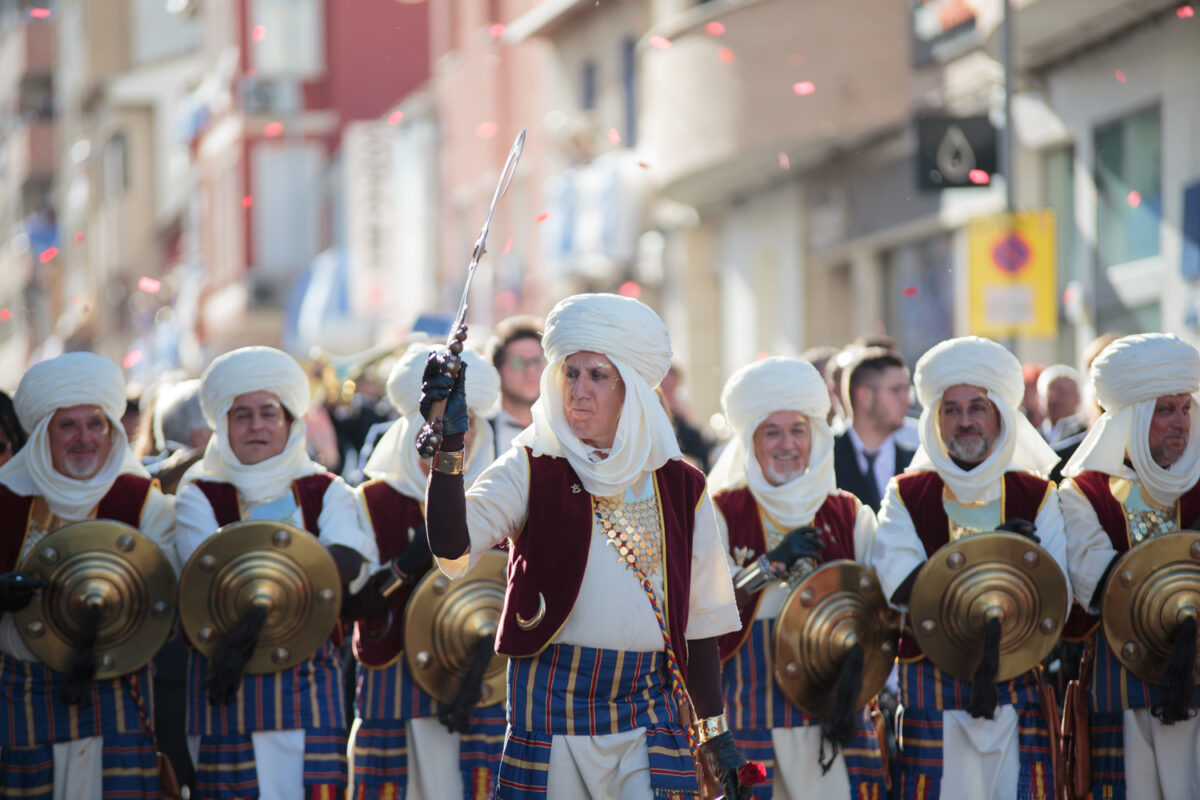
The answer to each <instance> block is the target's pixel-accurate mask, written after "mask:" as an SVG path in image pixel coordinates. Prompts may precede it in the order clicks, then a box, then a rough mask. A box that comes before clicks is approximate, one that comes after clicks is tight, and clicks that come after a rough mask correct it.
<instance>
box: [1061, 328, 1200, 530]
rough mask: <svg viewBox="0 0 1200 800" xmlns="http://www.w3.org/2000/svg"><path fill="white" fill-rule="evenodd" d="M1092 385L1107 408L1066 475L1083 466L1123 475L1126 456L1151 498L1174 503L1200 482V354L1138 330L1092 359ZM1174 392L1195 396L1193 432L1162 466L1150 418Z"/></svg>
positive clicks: (1177, 341) (1163, 336)
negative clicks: (1154, 451) (1158, 404)
mask: <svg viewBox="0 0 1200 800" xmlns="http://www.w3.org/2000/svg"><path fill="white" fill-rule="evenodd" d="M1091 378H1092V386H1093V388H1094V391H1095V393H1096V401H1097V402H1098V403H1100V407H1101V408H1103V409H1104V413H1103V414H1102V415H1101V416H1100V419H1098V420H1096V424H1095V425H1093V426H1092V429H1091V430H1090V431H1089V432H1088V435H1087V437H1086V438H1085V439H1084V440H1083V442H1081V443H1080V445H1079V449H1077V450H1076V451H1075V454H1074V455H1073V456H1072V457H1071V460H1070V462H1068V464H1067V466H1066V468H1065V469H1064V470H1063V474H1064V475H1066V476H1067V477H1074V476H1076V475H1078V474H1079V473H1080V472H1083V471H1084V470H1098V471H1100V472H1106V473H1108V474H1110V475H1114V474H1119V473H1120V472H1121V470H1122V467H1123V466H1124V463H1125V456H1126V454H1128V455H1129V460H1130V461H1131V462H1132V463H1133V469H1134V471H1135V472H1137V475H1138V482H1139V483H1140V484H1141V485H1142V486H1144V487H1145V488H1146V489H1147V490H1148V492H1149V493H1150V497H1151V498H1152V499H1153V500H1155V501H1157V502H1159V503H1161V504H1163V505H1168V506H1169V505H1171V504H1173V503H1174V502H1175V501H1176V500H1177V499H1178V498H1179V496H1180V495H1181V494H1183V493H1184V492H1186V491H1187V490H1188V489H1190V488H1192V486H1194V485H1195V484H1196V481H1197V480H1200V436H1197V435H1196V431H1197V430H1200V353H1197V352H1196V348H1194V347H1192V346H1191V345H1190V344H1188V343H1187V342H1185V341H1183V340H1182V339H1180V338H1179V337H1177V336H1172V335H1170V334H1165V333H1140V334H1137V335H1135V336H1126V337H1124V338H1121V339H1117V340H1116V341H1115V342H1113V343H1112V344H1110V345H1109V346H1108V347H1106V348H1104V350H1102V351H1101V352H1100V355H1099V356H1097V357H1096V360H1095V361H1093V362H1092V369H1091ZM1173 394H1190V395H1192V414H1191V416H1192V435H1191V436H1190V437H1189V438H1188V444H1187V448H1186V449H1185V450H1184V452H1183V456H1181V457H1180V459H1179V460H1178V461H1176V462H1175V463H1174V464H1172V465H1171V466H1170V467H1169V468H1167V469H1163V468H1162V467H1160V466H1159V465H1158V464H1156V463H1155V462H1154V459H1153V458H1152V457H1151V455H1150V441H1149V434H1150V421H1151V418H1152V417H1153V415H1154V405H1155V402H1156V401H1157V400H1158V398H1160V397H1164V396H1168V395H1173Z"/></svg>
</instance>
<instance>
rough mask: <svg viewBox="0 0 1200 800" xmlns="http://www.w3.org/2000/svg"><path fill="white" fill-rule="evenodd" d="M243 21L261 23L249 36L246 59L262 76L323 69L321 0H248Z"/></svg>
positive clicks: (299, 74)
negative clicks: (258, 32) (257, 36)
mask: <svg viewBox="0 0 1200 800" xmlns="http://www.w3.org/2000/svg"><path fill="white" fill-rule="evenodd" d="M249 10H250V14H249V16H248V17H247V19H246V25H247V27H248V28H249V29H250V31H254V30H255V29H258V28H259V26H261V30H262V38H261V40H259V41H254V37H253V36H249V37H248V38H249V39H250V42H249V47H250V63H251V65H253V66H254V68H255V69H256V70H257V71H258V74H260V75H263V76H267V77H270V76H278V75H285V76H289V77H309V76H313V75H318V74H320V73H322V72H324V71H325V37H324V33H323V31H324V29H325V23H324V19H323V13H322V12H323V10H324V3H322V2H321V0H252V1H251V3H250V6H249Z"/></svg>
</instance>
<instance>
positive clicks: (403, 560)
mask: <svg viewBox="0 0 1200 800" xmlns="http://www.w3.org/2000/svg"><path fill="white" fill-rule="evenodd" d="M391 566H392V569H393V570H395V571H396V572H397V573H399V574H402V575H404V576H405V577H406V578H414V577H416V576H417V575H421V574H423V573H424V572H425V571H426V570H427V569H429V568H430V567H431V566H433V553H431V552H429V539H428V538H427V537H426V536H425V526H424V525H419V526H417V527H416V528H414V529H413V538H412V541H411V542H409V543H408V547H407V548H405V550H404V552H403V553H401V554H400V555H398V556H396V557H395V558H393V559H392V565H391Z"/></svg>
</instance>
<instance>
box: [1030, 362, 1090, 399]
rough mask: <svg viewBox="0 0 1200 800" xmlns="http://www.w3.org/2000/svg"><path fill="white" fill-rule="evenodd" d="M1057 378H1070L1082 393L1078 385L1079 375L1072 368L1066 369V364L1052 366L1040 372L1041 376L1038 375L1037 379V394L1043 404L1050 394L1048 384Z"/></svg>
mask: <svg viewBox="0 0 1200 800" xmlns="http://www.w3.org/2000/svg"><path fill="white" fill-rule="evenodd" d="M1059 378H1070V379H1071V381H1072V382H1073V383H1074V384H1075V385H1076V386H1078V387H1079V389H1080V390H1081V391H1082V389H1083V387H1082V386H1080V384H1079V373H1078V372H1076V371H1075V369H1074V368H1073V367H1068V366H1067V365H1066V364H1052V365H1050V366H1049V367H1046V368H1045V369H1044V370H1042V374H1041V375H1038V379H1037V393H1038V397H1040V398H1042V402H1043V403H1044V402H1046V395H1048V394H1049V393H1050V384H1052V383H1054V382H1055V381H1056V380H1058V379H1059Z"/></svg>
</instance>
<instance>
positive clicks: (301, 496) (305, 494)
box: [196, 472, 334, 536]
mask: <svg viewBox="0 0 1200 800" xmlns="http://www.w3.org/2000/svg"><path fill="white" fill-rule="evenodd" d="M333 479H334V475H333V474H331V473H328V472H318V473H317V474H315V475H305V476H304V477H303V478H297V479H296V480H294V481H292V494H293V495H295V497H296V505H298V506H300V513H301V514H303V515H304V529H305V530H307V531H308V532H309V533H311V534H312V535H313V536H319V535H320V534H321V526H320V525H319V524H318V520H320V518H321V508H322V507H323V506H324V502H325V490H326V489H328V488H329V484H331V483H333ZM196 488H198V489H199V490H200V491H201V492H203V493H204V496H205V497H206V498H208V504H209V505H210V506H212V510H213V514H214V515H215V516H216V518H217V525H220V526H222V527H224V526H225V525H228V524H230V523H232V522H238V521H240V520H241V518H242V509H241V507H240V506H239V505H238V495H237V488H236V487H235V486H234V485H233V484H232V483H225V482H224V481H196Z"/></svg>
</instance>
